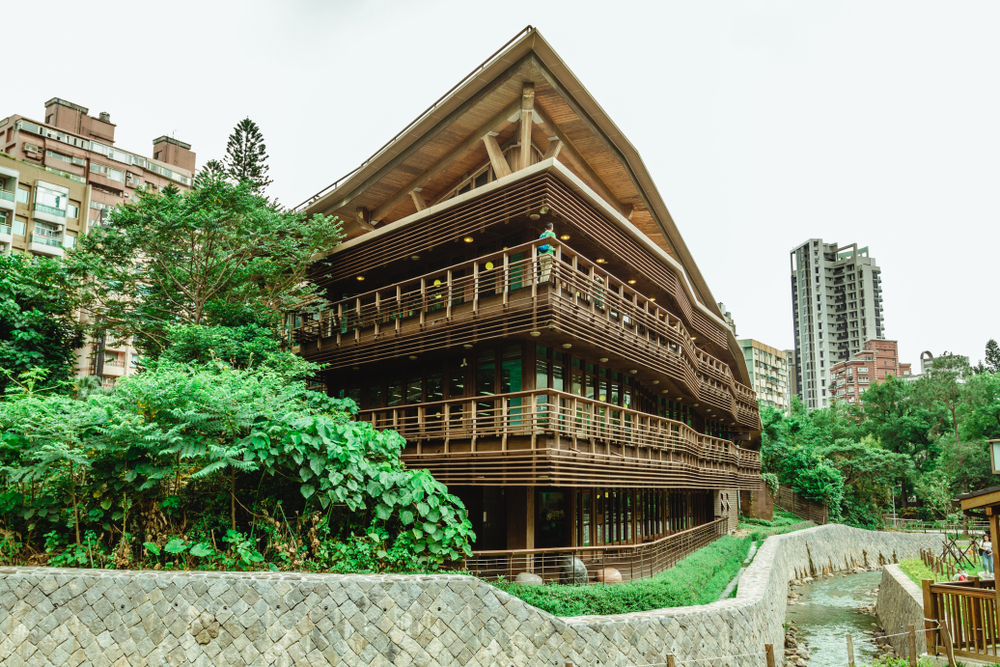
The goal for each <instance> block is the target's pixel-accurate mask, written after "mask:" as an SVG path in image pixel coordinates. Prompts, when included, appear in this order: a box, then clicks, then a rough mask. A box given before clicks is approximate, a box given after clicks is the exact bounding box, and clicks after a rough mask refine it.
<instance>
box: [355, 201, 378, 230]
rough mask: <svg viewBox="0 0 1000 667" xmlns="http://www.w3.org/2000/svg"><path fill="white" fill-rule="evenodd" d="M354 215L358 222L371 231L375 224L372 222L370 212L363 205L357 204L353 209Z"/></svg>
mask: <svg viewBox="0 0 1000 667" xmlns="http://www.w3.org/2000/svg"><path fill="white" fill-rule="evenodd" d="M354 217H355V219H356V220H357V221H358V224H359V225H361V226H362V227H364V228H365V229H367V230H368V231H373V230H374V229H375V225H373V224H372V214H371V211H369V210H368V209H367V208H365V207H364V206H359V207H358V208H357V209H356V210H355V211H354Z"/></svg>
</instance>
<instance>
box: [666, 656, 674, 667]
mask: <svg viewBox="0 0 1000 667" xmlns="http://www.w3.org/2000/svg"><path fill="white" fill-rule="evenodd" d="M667 667H676V663H675V662H674V654H673V653H668V654H667Z"/></svg>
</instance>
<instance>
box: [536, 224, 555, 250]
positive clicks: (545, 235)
mask: <svg viewBox="0 0 1000 667" xmlns="http://www.w3.org/2000/svg"><path fill="white" fill-rule="evenodd" d="M552 227H553V225H552V223H551V222H546V223H545V231H544V232H542V235H541V236H539V237H538V238H539V240H541V239H554V238H555V237H556V233H555V232H554V231H552ZM538 254H540V255H554V254H556V249H555V247H553V245H552V244H551V243H547V244H545V245H540V246H538Z"/></svg>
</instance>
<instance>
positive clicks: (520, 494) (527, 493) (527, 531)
mask: <svg viewBox="0 0 1000 667" xmlns="http://www.w3.org/2000/svg"><path fill="white" fill-rule="evenodd" d="M504 495H506V496H507V548H508V549H534V548H535V487H533V486H510V487H507V490H506V493H505V494H504ZM515 574H516V573H515Z"/></svg>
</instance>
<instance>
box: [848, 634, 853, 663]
mask: <svg viewBox="0 0 1000 667" xmlns="http://www.w3.org/2000/svg"><path fill="white" fill-rule="evenodd" d="M847 667H854V639H853V638H852V637H851V635H850V633H848V635H847Z"/></svg>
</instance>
